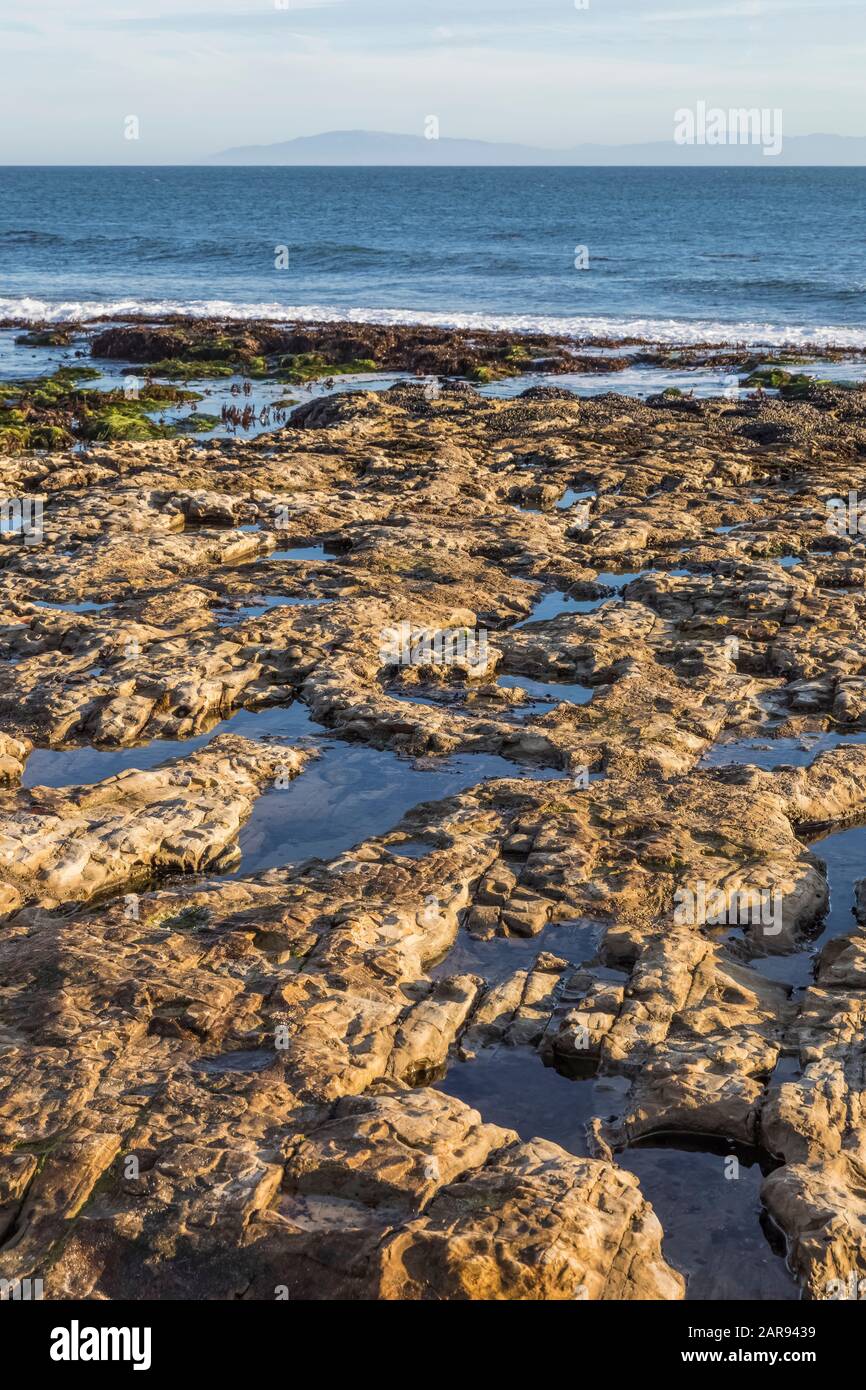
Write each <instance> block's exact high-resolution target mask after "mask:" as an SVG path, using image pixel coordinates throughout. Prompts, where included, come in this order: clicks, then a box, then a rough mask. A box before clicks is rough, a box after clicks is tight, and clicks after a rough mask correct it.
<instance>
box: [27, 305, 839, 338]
mask: <svg viewBox="0 0 866 1390" xmlns="http://www.w3.org/2000/svg"><path fill="white" fill-rule="evenodd" d="M130 315H139V316H142V317H146V318H152V319H159V318H167V317H170V316H172V315H184V316H188V317H189V318H224V319H237V320H245V319H266V320H270V321H272V322H275V323H295V322H315V321H320V322H331V323H336V322H341V321H346V322H349V323H381V324H388V325H393V326H401V325H412V324H427V325H429V326H431V327H434V328H463V329H473V328H477V329H491V330H494V331H499V332H506V333H553V334H558V335H560V336H562V337H571V338H588V339H592V338H643V339H647V340H648V341H650V342H658V343H669V344H682V345H685V346H687V345H688V344H690V343H702V342H713V343H731V344H741V345H746V346H749V347H797V346H802V345H804V344H815V345H816V346H823V347H840V348H845V347H850V348H860V347H866V328H852V327H842V326H834V325H832V324H818V323H801V324H796V325H792V324H774V323H761V322H756V321H751V320H745V321H739V322H736V323H726V322H725V321H723V320H717V319H695V320H690V319H676V318H630V317H626V316H617V315H602V314H586V315H566V314H563V315H559V314H544V313H538V314H494V313H470V312H464V311H462V310H451V311H445V312H436V311H434V310H429V309H385V308H380V309H376V308H372V309H368V308H341V307H337V306H334V305H331V304H280V303H276V302H266V301H261V302H257V303H233V302H231V301H230V300H227V299H133V298H129V299H111V300H105V301H101V300H69V299H67V300H47V299H34V298H28V297H26V296H25V297H21V298H2V297H0V318H10V319H23V320H27V321H28V322H33V323H36V322H42V321H45V322H49V323H64V322H66V323H69V322H76V321H79V322H84V323H86V322H88V321H91V320H93V319H97V318H118V319H121V318H126V317H129V316H130Z"/></svg>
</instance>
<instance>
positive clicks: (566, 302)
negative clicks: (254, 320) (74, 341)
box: [0, 167, 866, 347]
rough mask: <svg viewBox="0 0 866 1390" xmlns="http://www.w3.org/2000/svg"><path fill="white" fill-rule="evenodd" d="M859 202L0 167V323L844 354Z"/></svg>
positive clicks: (862, 252)
mask: <svg viewBox="0 0 866 1390" xmlns="http://www.w3.org/2000/svg"><path fill="white" fill-rule="evenodd" d="M864 205H866V169H841V168H840V169H796V168H779V169H766V170H765V169H673V168H670V169H668V168H656V169H638V168H634V169H562V168H556V169H525V168H520V169H517V168H514V169H406V168H402V169H401V168H379V169H369V168H365V169H350V168H327V169H325V168H322V169H316V168H201V167H196V168H182V167H164V168H135V169H131V168H43V167H40V168H2V169H0V317H10V318H11V317H15V318H27V319H42V318H47V319H55V320H64V319H79V318H88V317H92V316H96V315H122V314H129V313H135V312H139V311H141V312H145V313H148V314H152V315H156V314H161V313H170V312H184V313H191V314H199V315H211V314H220V315H231V316H236V317H239V318H244V317H270V318H274V319H288V320H295V319H341V318H348V319H355V320H358V321H365V320H366V321H369V320H374V321H379V322H393V323H411V322H423V323H435V324H441V325H445V326H447V325H455V326H470V327H486V328H508V329H511V330H513V331H520V330H521V329H527V330H536V331H537V330H549V331H551V332H556V333H565V334H573V335H575V336H578V337H585V338H593V337H609V336H613V337H622V336H635V337H644V338H651V339H654V340H658V341H664V342H686V343H688V342H700V341H705V340H712V341H724V342H749V343H755V344H766V345H779V344H785V343H802V342H812V343H819V344H820V343H832V344H835V345H838V346H842V347H845V346H850V347H859V346H863V345H866V236H864V229H863V228H864V223H863V213H864ZM278 248H285V251H283V252H282V254H281V253H280V252H279V250H278ZM278 258H279V259H281V260H283V261H287V262H288V265H287V268H285V269H277V268H276V266H275V261H276V260H277V259H278ZM576 263H577V265H581V266H585V267H586V268H580V269H579V268H577V265H576Z"/></svg>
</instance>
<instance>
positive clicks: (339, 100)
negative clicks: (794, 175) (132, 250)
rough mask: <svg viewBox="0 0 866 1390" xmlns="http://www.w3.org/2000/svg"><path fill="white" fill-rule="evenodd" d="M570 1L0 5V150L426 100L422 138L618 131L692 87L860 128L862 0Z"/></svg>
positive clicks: (89, 148)
mask: <svg viewBox="0 0 866 1390" xmlns="http://www.w3.org/2000/svg"><path fill="white" fill-rule="evenodd" d="M583 3H584V0H577V2H576V0H74V3H70V0H39V3H38V4H35V3H33V0H31V3H30V4H29V5H28V6H27V7H24V6H22V5H21V4H20V0H0V74H2V80H0V163H4V164H30V163H34V164H162V163H180V164H183V163H195V162H196V161H198V160H201V159H205V158H207V157H208V156H209V155H211V154H214V153H216V152H217V151H219V150H222V149H225V148H227V147H230V146H234V145H246V144H270V143H273V142H276V141H281V140H289V139H292V138H293V137H295V136H298V135H313V134H316V133H318V132H320V131H326V130H356V129H367V130H387V131H400V132H404V133H407V134H417V135H421V134H423V133H424V128H425V121H426V119H427V117H428V116H430V115H435V116H437V117H438V119H439V123H440V124H439V129H440V134H441V135H442V136H455V137H463V138H473V139H482V140H493V141H507V142H518V143H521V144H528V145H541V146H545V147H553V148H567V147H569V146H571V145H576V144H580V143H583V142H591V143H595V142H601V143H605V144H608V143H609V144H626V143H631V142H635V141H647V140H668V139H670V138H671V132H672V124H673V112H674V111H675V110H676V109H677V108H680V107H684V106H694V104H695V103H696V102H697V101H698V100H705V101H707V102H708V104H710V105H711V106H712V105H717V106H722V107H725V108H728V107H732V106H738V107H739V106H759V107H771V108H781V109H782V111H783V113H784V126H785V134H786V135H787V136H790V135H806V134H811V133H814V132H830V133H835V134H841V135H866V109H864V107H866V97H864V91H866V83H864V80H863V70H864V60H866V0H588V4H587V6H586V8H581V7H580V6H581V5H582V4H583ZM130 116H134V117H136V118H137V122H138V138H137V139H135V140H132V139H128V138H125V132H126V131H127V130H129V129H133V128H134V127H130V126H129V125H128V123H127V118H128V117H130Z"/></svg>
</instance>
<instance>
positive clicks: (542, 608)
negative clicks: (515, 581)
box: [514, 590, 620, 629]
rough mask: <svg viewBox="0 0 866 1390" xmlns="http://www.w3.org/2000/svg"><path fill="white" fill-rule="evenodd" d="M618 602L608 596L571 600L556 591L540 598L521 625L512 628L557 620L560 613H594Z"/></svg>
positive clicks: (516, 624)
mask: <svg viewBox="0 0 866 1390" xmlns="http://www.w3.org/2000/svg"><path fill="white" fill-rule="evenodd" d="M619 602H620V600H619V598H614V597H612V595H610V594H604V595H603V597H602V598H572V596H571V594H566V593H563V592H562V591H561V590H556V591H555V592H554V593H551V594H545V595H544V596H543V597H542V598H540V599H539V600H538V602H537V603H536V604H535V606H534V607H533V609H532V612H531V613H530V615H529V617H528V618H524V619H523V622H522V623H515V624H514V626H515V629H517V628H521V627H527V626H528V624H529V623H540V622H546V621H547V620H548V619H549V618H558V617H559V615H560V613H595V612H596V610H597V609H599V608H601V606H602V604H604V603H619Z"/></svg>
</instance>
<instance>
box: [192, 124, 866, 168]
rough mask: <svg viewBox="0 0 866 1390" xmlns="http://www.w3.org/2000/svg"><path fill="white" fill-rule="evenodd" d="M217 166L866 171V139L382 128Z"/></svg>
mask: <svg viewBox="0 0 866 1390" xmlns="http://www.w3.org/2000/svg"><path fill="white" fill-rule="evenodd" d="M207 162H208V163H210V164H293V165H304V164H306V165H320V164H343V165H345V164H350V165H352V164H355V165H362V166H363V165H366V166H370V165H378V164H392V165H400V164H402V165H428V166H434V167H435V166H437V165H439V166H454V165H464V166H466V165H491V166H496V165H499V166H502V165H515V164H517V165H535V166H540V167H545V166H547V167H549V166H562V165H565V166H569V165H590V166H598V165H611V164H613V165H626V164H628V165H634V164H637V165H660V164H672V165H710V166H726V165H729V166H734V167H740V166H742V165H758V166H759V167H762V168H767V169H772V168H777V167H778V166H779V165H816V164H819V165H821V164H823V165H849V166H857V165H866V136H860V135H791V136H786V137H785V140H784V144H783V148H782V152H781V154H779V155H774V156H772V157H768V156H766V155H765V154H764V153H763V150H762V149H761V146H760V145H677V144H675V143H674V141H673V139H671V140H669V141H668V140H658V141H654V142H651V143H647V144H642V145H574V146H573V147H572V148H571V149H566V150H550V149H537V148H535V147H534V146H532V145H508V144H496V143H493V142H490V141H487V140H452V139H449V138H445V137H442V138H441V139H439V140H428V139H425V138H424V136H423V135H392V134H389V133H388V132H386V131H380V130H331V131H326V132H324V133H323V134H321V135H302V136H299V137H298V138H297V139H295V140H283V141H281V142H280V143H278V144H275V145H239V146H237V148H235V149H230V150H222V151H221V152H220V153H219V154H214V155H211V156H210V157H209V158H208V160H207Z"/></svg>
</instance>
